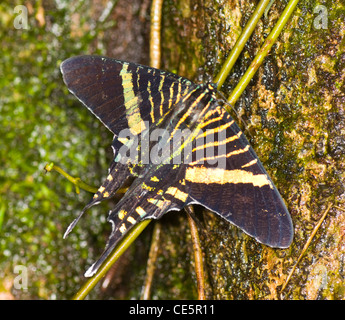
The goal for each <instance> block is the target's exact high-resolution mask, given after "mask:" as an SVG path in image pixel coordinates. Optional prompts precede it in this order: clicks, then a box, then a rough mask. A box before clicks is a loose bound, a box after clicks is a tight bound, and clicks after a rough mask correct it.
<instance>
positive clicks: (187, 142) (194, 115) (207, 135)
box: [61, 56, 293, 276]
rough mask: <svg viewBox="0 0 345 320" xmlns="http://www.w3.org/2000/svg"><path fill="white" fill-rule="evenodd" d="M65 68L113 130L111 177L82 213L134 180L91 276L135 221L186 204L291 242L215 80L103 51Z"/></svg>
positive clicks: (271, 239)
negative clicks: (195, 77)
mask: <svg viewBox="0 0 345 320" xmlns="http://www.w3.org/2000/svg"><path fill="white" fill-rule="evenodd" d="M61 70H62V73H63V77H64V81H65V82H66V84H67V86H68V88H69V89H70V91H71V92H72V93H73V94H74V95H75V96H76V97H77V98H78V99H79V100H80V101H81V102H82V103H83V104H84V105H85V106H86V107H88V108H89V109H90V111H91V112H92V113H93V114H95V115H96V117H97V118H99V119H100V120H101V121H102V122H103V123H104V125H105V126H106V127H107V128H108V129H109V130H110V131H112V132H113V133H114V140H113V143H112V147H113V151H114V161H113V162H112V164H111V166H110V168H109V174H108V176H107V178H106V179H105V181H104V183H103V184H102V186H101V187H100V188H99V190H98V192H97V193H96V194H95V195H94V197H93V199H92V200H91V202H90V203H89V204H88V205H87V206H86V207H85V208H84V210H83V211H82V213H83V212H84V211H85V210H86V209H87V208H90V207H91V206H93V205H95V204H97V203H99V202H100V201H102V200H105V199H109V198H111V197H112V196H113V195H114V194H115V193H116V191H117V190H118V189H119V188H120V187H121V186H122V185H123V183H124V182H125V181H126V180H127V179H128V178H134V181H133V183H132V184H131V186H130V187H129V189H128V191H127V192H126V194H125V195H124V197H123V198H122V199H121V200H120V201H119V202H118V203H117V204H116V206H115V208H114V209H113V210H111V212H110V213H109V217H108V221H110V222H111V224H112V232H111V234H110V237H109V240H108V243H107V246H106V248H105V251H104V252H103V254H102V255H101V257H100V259H99V260H98V261H96V262H95V264H94V265H92V266H91V267H90V269H89V270H88V271H87V272H86V274H85V275H86V276H91V275H92V274H94V273H95V272H96V271H97V269H98V268H99V266H100V265H101V263H102V262H103V261H104V260H105V259H106V257H107V256H108V255H109V254H110V252H111V251H112V250H113V249H114V247H115V246H116V244H117V243H118V242H119V240H120V239H121V238H122V237H123V236H124V235H125V234H126V233H127V232H128V231H129V230H130V229H131V228H132V227H133V226H134V225H135V224H137V223H138V222H140V221H142V220H144V219H152V218H154V219H158V218H160V217H161V216H162V215H163V214H164V213H166V212H168V211H171V210H180V209H182V208H183V207H184V206H186V205H188V204H200V205H203V206H204V207H206V208H207V209H209V210H211V211H213V212H215V213H217V214H219V215H220V216H222V217H223V218H224V219H226V220H228V221H230V222H231V223H233V224H235V225H237V226H238V227H240V228H241V229H242V230H243V231H245V232H246V233H248V234H249V235H251V236H253V237H255V238H256V239H257V240H258V241H260V242H262V243H264V244H267V245H269V246H272V247H280V248H285V247H287V246H289V245H290V243H291V241H292V236H293V228H292V222H291V218H290V215H289V213H288V211H287V209H286V207H285V205H284V202H283V200H282V199H281V197H280V195H279V193H278V191H277V189H276V188H275V186H274V184H273V182H272V181H271V179H270V178H269V176H268V174H267V173H266V171H265V169H264V168H263V166H262V164H261V163H260V161H259V159H258V158H257V156H256V154H255V152H254V150H253V149H252V147H251V146H250V145H249V142H248V141H247V139H246V138H245V136H244V134H243V133H242V131H241V130H240V129H239V127H238V126H237V124H236V123H235V121H234V120H233V119H232V117H231V116H230V115H229V114H228V113H227V112H226V111H225V109H224V108H223V106H222V101H220V100H218V99H217V96H216V87H215V85H213V84H202V85H198V84H194V83H192V82H191V81H190V80H188V79H185V78H182V77H179V76H177V75H175V74H172V73H169V72H165V71H161V70H158V69H153V68H149V67H145V66H141V65H138V64H134V63H128V62H124V61H119V60H114V59H110V58H104V57H97V56H81V57H75V58H71V59H68V60H66V61H64V62H63V64H62V66H61ZM82 213H81V214H80V215H79V216H78V218H77V219H76V220H75V221H74V222H73V223H72V224H71V225H70V227H69V228H68V230H67V231H66V234H68V233H69V232H70V231H71V230H72V228H73V227H74V226H75V224H76V222H77V221H78V220H79V218H80V216H81V215H82Z"/></svg>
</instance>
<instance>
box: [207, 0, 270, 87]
mask: <svg viewBox="0 0 345 320" xmlns="http://www.w3.org/2000/svg"><path fill="white" fill-rule="evenodd" d="M269 2H270V0H261V1H260V3H259V4H258V5H257V7H256V9H255V11H254V13H253V15H252V16H251V18H250V20H249V21H248V23H247V25H246V26H245V28H244V30H243V31H242V33H241V35H240V37H239V38H238V39H237V41H236V44H235V46H234V47H233V48H232V50H231V52H230V54H229V56H228V58H227V59H226V61H225V63H224V64H223V66H222V69H221V70H220V71H219V73H218V74H217V76H216V77H215V79H214V83H217V88H218V90H220V88H221V86H222V85H223V83H224V81H225V79H226V78H227V76H228V75H229V73H230V71H231V69H232V67H233V66H234V64H235V62H236V60H237V58H238V56H239V55H240V53H241V52H242V50H243V48H244V46H245V44H246V42H247V41H248V39H249V38H250V36H251V34H252V33H253V31H254V29H255V27H256V25H257V23H258V21H259V19H260V18H261V16H262V15H263V13H264V12H265V8H266V7H267V5H268V3H269Z"/></svg>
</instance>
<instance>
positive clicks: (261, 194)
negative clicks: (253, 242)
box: [185, 107, 293, 248]
mask: <svg viewBox="0 0 345 320" xmlns="http://www.w3.org/2000/svg"><path fill="white" fill-rule="evenodd" d="M211 110H212V111H210V113H211V114H212V115H211V116H210V117H209V118H205V119H203V120H202V121H203V123H204V124H203V128H204V130H203V132H202V133H201V134H200V135H199V136H197V139H198V138H204V139H205V138H206V137H209V140H210V141H211V142H208V143H207V142H206V141H204V142H203V143H199V146H201V148H200V147H199V149H198V150H199V151H200V150H202V151H204V156H199V157H197V158H198V160H197V161H194V162H191V163H190V164H189V165H188V166H187V167H186V174H185V180H186V183H187V184H188V185H189V187H190V189H189V196H190V197H191V199H192V202H194V203H199V204H201V205H203V206H205V207H206V208H208V209H210V210H211V211H214V212H216V213H217V214H219V215H220V216H222V217H223V218H225V219H226V220H228V221H230V222H231V223H233V224H235V225H236V226H238V227H240V228H241V229H242V230H243V231H245V232H246V233H248V234H249V235H251V236H253V237H255V238H256V239H257V240H258V241H260V242H262V243H264V244H266V245H269V246H272V247H280V248H285V247H288V246H289V245H290V243H291V241H292V235H293V232H292V222H291V218H290V215H289V212H288V210H287V209H286V207H285V204H284V202H283V200H282V198H281V197H280V195H279V192H278V191H277V189H276V188H275V186H274V184H273V182H272V180H271V179H270V177H269V176H268V174H267V172H266V170H265V169H264V168H263V166H262V164H261V162H260V161H259V159H258V157H257V156H256V154H255V152H254V150H253V149H252V147H251V146H250V144H249V142H248V140H247V139H246V137H245V136H244V134H243V132H242V131H241V130H240V128H239V127H238V126H237V124H236V123H235V121H234V120H233V119H232V117H231V116H230V115H229V114H228V113H227V112H226V111H225V110H224V109H223V108H220V107H215V108H213V109H211ZM210 136H212V139H210ZM207 149H212V151H213V153H214V154H213V155H212V156H209V157H208V156H207V151H208V150H207ZM210 160H211V163H209V161H210ZM215 160H216V161H215ZM212 161H213V163H212Z"/></svg>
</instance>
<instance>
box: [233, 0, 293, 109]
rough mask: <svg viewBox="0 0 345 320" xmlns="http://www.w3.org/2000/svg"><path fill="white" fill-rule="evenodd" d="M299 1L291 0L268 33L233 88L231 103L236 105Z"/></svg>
mask: <svg viewBox="0 0 345 320" xmlns="http://www.w3.org/2000/svg"><path fill="white" fill-rule="evenodd" d="M297 3H298V0H290V1H289V3H288V4H287V6H286V8H285V10H284V11H283V13H282V15H281V16H280V18H279V20H278V22H277V24H276V25H275V26H274V28H273V30H272V31H271V33H270V34H269V35H268V37H267V38H266V41H265V43H264V44H263V46H262V47H261V49H260V51H259V52H258V54H257V55H256V56H255V58H254V60H253V61H252V63H251V64H250V66H249V68H248V69H247V71H246V73H245V74H244V76H243V77H242V78H241V81H240V82H239V83H238V84H237V86H236V88H235V89H234V90H233V92H232V93H231V95H230V96H229V98H228V102H229V103H230V104H231V105H234V104H235V103H236V102H237V100H238V99H239V97H240V96H241V94H242V93H243V91H244V90H245V88H246V87H247V86H248V84H249V82H250V80H251V79H252V78H253V76H254V74H255V73H256V71H257V70H258V69H259V67H260V66H261V64H262V62H263V61H264V59H265V57H266V56H267V54H268V52H269V51H270V49H271V48H272V46H273V44H274V43H275V41H276V40H277V38H278V36H279V35H280V33H281V32H282V30H283V28H284V26H285V24H286V23H287V21H288V20H289V18H290V16H291V14H292V12H293V11H294V9H295V7H296V5H297Z"/></svg>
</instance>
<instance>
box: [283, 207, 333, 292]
mask: <svg viewBox="0 0 345 320" xmlns="http://www.w3.org/2000/svg"><path fill="white" fill-rule="evenodd" d="M331 207H332V203H330V204H329V205H328V207H327V209H326V211H325V212H324V214H323V215H322V217H321V218H320V220H319V222H318V223H317V225H316V226H315V228H314V229H313V232H312V233H311V235H310V236H309V238H308V240H307V242H306V243H305V245H304V247H303V249H302V252H301V254H300V255H299V257H298V259H297V262H296V263H295V265H294V266H293V268H292V269H291V271H290V273H289V275H288V277H287V279H286V281H285V283H284V285H283V287H282V289H281V290H280V292H283V291H284V290H285V288H286V286H287V284H288V283H289V281H290V279H291V277H292V275H293V273H294V272H295V270H296V267H297V265H298V263H299V262H300V261H301V259H302V257H303V255H304V254H305V252H306V251H307V249H308V247H309V246H310V243H311V242H312V240H313V239H314V237H315V234H316V232H317V231H318V230H319V228H320V226H321V224H322V222H323V220H325V218H326V216H327V214H328V212H329V210H330V209H331Z"/></svg>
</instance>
